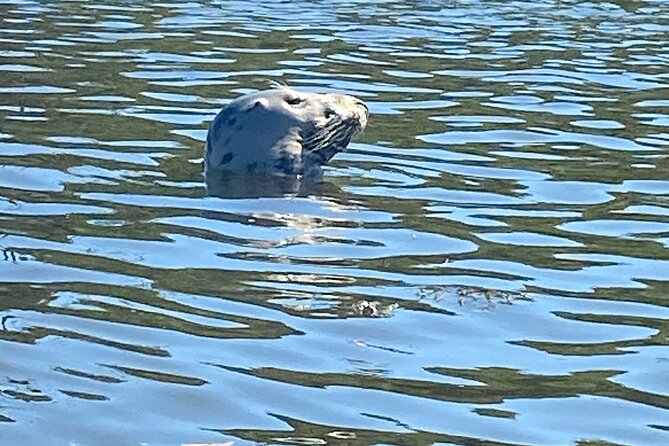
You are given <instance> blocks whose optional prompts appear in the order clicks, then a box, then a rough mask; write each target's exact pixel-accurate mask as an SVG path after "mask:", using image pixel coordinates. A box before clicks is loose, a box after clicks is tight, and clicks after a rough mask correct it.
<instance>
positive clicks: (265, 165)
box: [205, 87, 369, 175]
mask: <svg viewBox="0 0 669 446" xmlns="http://www.w3.org/2000/svg"><path fill="white" fill-rule="evenodd" d="M368 119H369V109H368V108H367V106H366V105H365V103H364V102H363V101H361V100H360V99H358V98H356V97H353V96H349V95H345V94H337V93H325V94H319V93H304V92H299V91H297V90H293V89H291V88H288V87H278V88H275V89H272V90H266V91H261V92H258V93H253V94H249V95H245V96H242V97H240V98H238V99H235V100H234V101H232V102H230V103H229V104H228V105H227V106H225V107H224V108H223V109H222V110H221V111H220V113H219V114H218V115H217V116H216V118H214V121H213V122H212V123H211V125H210V127H209V132H208V133H207V145H206V154H205V167H206V170H207V171H212V170H216V171H238V172H247V173H269V174H280V175H315V174H320V172H321V167H322V166H323V165H324V164H326V163H327V162H328V161H329V160H330V159H331V158H332V157H333V156H335V155H336V154H337V153H339V152H341V151H343V150H344V149H345V148H346V146H347V145H348V144H349V142H350V141H351V138H353V137H354V136H355V135H357V134H359V133H360V132H362V131H363V130H364V129H365V127H366V126H367V122H368Z"/></svg>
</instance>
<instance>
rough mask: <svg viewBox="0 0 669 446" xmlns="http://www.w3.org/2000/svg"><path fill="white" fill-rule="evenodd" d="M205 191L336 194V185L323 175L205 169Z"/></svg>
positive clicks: (234, 194)
mask: <svg viewBox="0 0 669 446" xmlns="http://www.w3.org/2000/svg"><path fill="white" fill-rule="evenodd" d="M205 183H206V185H207V195H209V196H212V197H219V198H263V197H264V198H269V197H286V196H289V197H309V196H322V195H328V196H338V195H341V191H340V190H338V188H337V186H335V185H334V184H332V183H329V182H327V181H325V180H324V179H323V177H322V176H317V177H315V176H307V177H301V176H279V175H269V174H267V175H259V174H250V173H246V172H225V171H211V170H210V171H207V172H206V174H205Z"/></svg>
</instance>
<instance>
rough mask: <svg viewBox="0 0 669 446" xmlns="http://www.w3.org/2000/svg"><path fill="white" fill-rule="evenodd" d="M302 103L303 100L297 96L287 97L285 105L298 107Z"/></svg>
mask: <svg viewBox="0 0 669 446" xmlns="http://www.w3.org/2000/svg"><path fill="white" fill-rule="evenodd" d="M303 102H304V99H302V98H301V97H299V96H292V97H287V98H286V103H287V104H288V105H300V104H301V103H303Z"/></svg>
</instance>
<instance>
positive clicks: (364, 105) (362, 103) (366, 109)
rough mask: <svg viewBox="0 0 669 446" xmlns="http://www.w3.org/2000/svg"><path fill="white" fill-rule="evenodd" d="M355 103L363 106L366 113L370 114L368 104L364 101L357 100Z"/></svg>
mask: <svg viewBox="0 0 669 446" xmlns="http://www.w3.org/2000/svg"><path fill="white" fill-rule="evenodd" d="M355 103H356V104H358V105H361V106H362V107H363V108H364V109H365V111H366V112H367V114H369V107H367V104H365V103H364V102H363V101H362V99H358V98H355Z"/></svg>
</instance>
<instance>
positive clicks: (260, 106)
mask: <svg viewBox="0 0 669 446" xmlns="http://www.w3.org/2000/svg"><path fill="white" fill-rule="evenodd" d="M268 108H269V104H268V103H267V100H266V99H264V98H263V99H258V100H257V101H255V102H254V103H253V105H252V106H251V107H250V108H249V111H260V110H262V111H266V110H267V109H268Z"/></svg>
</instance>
